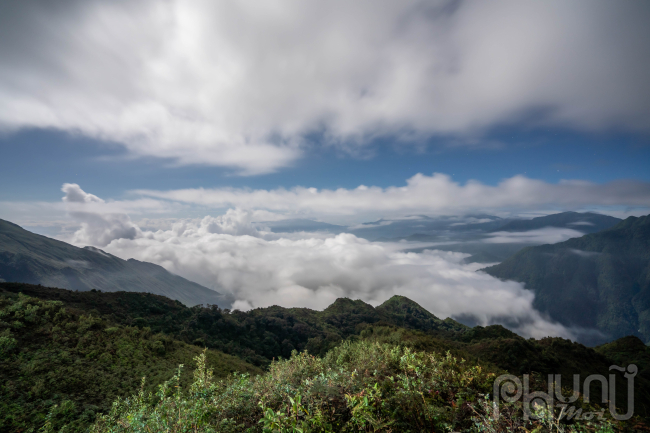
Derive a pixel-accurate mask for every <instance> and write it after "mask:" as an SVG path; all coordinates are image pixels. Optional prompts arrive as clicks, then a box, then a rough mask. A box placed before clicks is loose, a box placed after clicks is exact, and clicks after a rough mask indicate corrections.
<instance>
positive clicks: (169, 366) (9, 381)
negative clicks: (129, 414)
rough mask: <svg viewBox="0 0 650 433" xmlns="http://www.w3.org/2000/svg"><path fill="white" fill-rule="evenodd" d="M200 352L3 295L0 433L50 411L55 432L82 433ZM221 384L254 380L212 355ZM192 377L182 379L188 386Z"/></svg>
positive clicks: (52, 304) (22, 427) (38, 420)
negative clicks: (227, 379)
mask: <svg viewBox="0 0 650 433" xmlns="http://www.w3.org/2000/svg"><path fill="white" fill-rule="evenodd" d="M199 353H201V349H200V348H199V347H196V346H192V345H188V344H187V343H184V342H180V341H177V340H174V339H172V338H171V337H169V336H167V335H164V334H160V333H155V332H152V331H151V329H149V328H146V327H145V328H140V327H133V326H123V325H119V324H117V323H114V322H111V321H110V320H107V318H106V316H100V315H99V314H97V311H92V312H90V311H84V310H79V309H76V308H74V307H70V306H66V305H64V304H63V302H61V301H50V300H41V299H37V298H32V297H29V296H26V295H23V294H14V293H9V292H6V291H4V292H2V293H0V431H14V432H19V431H29V429H30V428H32V427H38V426H40V425H42V424H43V423H44V422H45V417H46V415H47V414H48V413H49V412H51V413H52V415H53V416H54V418H52V421H53V422H54V423H55V425H57V426H59V427H61V426H63V425H64V424H71V425H70V426H69V429H70V430H68V431H81V430H80V429H82V428H83V427H84V426H86V427H87V426H88V425H89V423H91V422H93V421H94V418H95V416H96V414H97V413H102V412H106V411H107V410H108V409H109V408H110V406H111V403H112V402H113V400H115V399H116V398H117V397H119V396H124V395H128V394H130V393H133V392H134V391H135V390H137V389H138V387H139V386H140V379H141V378H142V377H143V376H147V378H148V382H147V387H146V388H147V389H149V390H151V389H155V387H156V386H157V385H158V384H160V383H162V382H164V380H166V379H168V377H169V376H170V375H172V374H173V373H174V371H175V370H176V369H177V367H178V365H179V364H186V365H187V364H191V363H192V359H193V358H194V357H195V356H197V355H198V354H199ZM206 356H207V362H208V364H209V365H210V366H211V367H212V368H214V370H215V374H216V375H217V376H218V377H223V376H226V375H228V374H229V373H232V372H234V371H241V372H249V373H254V374H256V373H259V372H260V370H259V369H258V368H256V367H254V366H252V365H250V364H247V363H245V362H244V361H242V360H240V359H239V358H236V357H233V356H230V355H226V354H223V353H221V352H218V351H214V350H209V351H208V352H207V353H206ZM189 380H190V376H189V375H183V376H182V382H183V383H188V381H189Z"/></svg>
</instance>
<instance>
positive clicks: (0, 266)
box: [0, 220, 230, 306]
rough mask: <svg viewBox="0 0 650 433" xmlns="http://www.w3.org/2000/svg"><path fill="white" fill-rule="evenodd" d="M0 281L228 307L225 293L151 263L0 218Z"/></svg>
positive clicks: (187, 303) (228, 303)
mask: <svg viewBox="0 0 650 433" xmlns="http://www.w3.org/2000/svg"><path fill="white" fill-rule="evenodd" d="M0 281H14V282H21V283H30V284H42V285H44V286H49V287H61V288H66V289H72V290H81V291H83V290H91V289H97V290H102V291H111V292H112V291H118V290H129V291H134V292H148V293H155V294H158V295H163V296H167V297H168V298H171V299H177V300H179V301H181V302H183V303H184V304H186V305H196V304H217V305H221V306H229V305H230V302H229V301H228V300H227V299H225V297H224V296H222V295H220V294H219V293H217V292H215V291H214V290H210V289H208V288H206V287H203V286H201V285H199V284H196V283H193V282H191V281H188V280H186V279H185V278H181V277H179V276H178V275H174V274H172V273H170V272H168V271H166V270H165V269H164V268H162V267H160V266H158V265H154V264H153V263H146V262H140V261H138V260H134V259H129V260H122V259H120V258H118V257H115V256H112V255H110V254H107V253H106V252H104V251H102V250H99V249H97V248H93V247H85V248H77V247H75V246H73V245H70V244H67V243H65V242H61V241H57V240H54V239H50V238H48V237H45V236H40V235H37V234H34V233H31V232H29V231H27V230H24V229H22V228H21V227H19V226H17V225H16V224H13V223H10V222H8V221H4V220H0Z"/></svg>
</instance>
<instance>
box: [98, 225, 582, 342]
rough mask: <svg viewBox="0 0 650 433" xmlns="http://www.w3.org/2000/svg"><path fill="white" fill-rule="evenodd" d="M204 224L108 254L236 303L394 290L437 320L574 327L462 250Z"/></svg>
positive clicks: (367, 295)
mask: <svg viewBox="0 0 650 433" xmlns="http://www.w3.org/2000/svg"><path fill="white" fill-rule="evenodd" d="M202 227H203V226H202V225H194V226H193V228H192V229H190V230H188V229H186V230H184V231H183V232H182V233H181V234H178V233H177V232H175V231H174V230H170V231H166V232H161V231H159V232H156V233H144V234H143V236H142V237H139V238H136V239H117V240H115V241H113V242H111V243H110V244H109V245H108V246H107V247H106V248H105V250H106V251H107V252H109V253H111V254H114V255H117V256H120V257H134V258H136V259H138V260H143V261H150V262H153V263H157V264H159V265H162V266H164V267H165V268H167V269H168V270H170V271H171V272H174V273H177V274H179V275H182V276H183V277H185V278H188V279H190V280H192V281H196V282H198V283H200V284H203V285H206V286H208V287H213V288H218V290H220V291H221V292H226V293H229V294H232V295H233V297H234V298H235V299H236V301H235V303H234V307H235V308H238V309H250V308H256V307H266V306H270V305H281V306H285V307H309V308H314V309H323V308H325V307H326V306H328V305H329V304H331V303H332V302H333V301H334V300H335V299H337V298H339V297H349V298H352V299H362V300H364V301H366V302H369V303H371V304H374V305H377V304H380V303H381V302H383V301H385V300H386V299H388V298H390V297H391V296H393V295H395V294H399V295H403V296H407V297H409V298H410V299H413V300H415V301H416V302H418V303H420V304H421V305H422V306H424V307H425V308H427V309H428V310H429V311H431V312H433V313H434V314H436V315H437V316H439V317H442V318H444V317H448V316H452V315H453V316H464V317H473V318H475V319H476V320H477V322H478V323H481V324H484V325H485V324H490V323H494V322H499V321H501V319H502V318H507V321H508V322H509V324H510V326H512V327H514V329H515V330H517V331H519V332H522V333H523V334H524V335H527V336H535V337H541V336H546V335H561V336H565V337H572V336H573V334H572V333H571V331H570V330H567V329H565V328H564V327H562V326H561V325H558V324H554V323H551V322H550V321H549V320H547V319H545V318H544V317H542V315H540V314H539V313H538V312H537V311H535V310H534V309H533V308H532V301H533V298H534V295H533V293H532V292H530V291H527V290H525V289H524V288H523V287H522V285H521V284H520V283H515V282H502V281H500V280H498V279H496V278H493V277H491V276H489V275H487V274H484V273H477V272H476V270H477V267H478V265H466V264H463V258H464V257H465V256H466V255H464V254H460V253H450V252H442V251H425V252H423V253H421V254H415V253H404V252H400V251H397V248H393V247H392V246H391V245H384V244H377V243H372V242H368V241H365V240H363V239H359V238H357V237H355V236H353V235H350V234H340V235H337V236H333V237H327V238H305V239H293V240H292V239H286V238H281V239H275V240H267V239H263V238H259V237H252V236H233V235H229V234H213V233H206V232H203V233H202Z"/></svg>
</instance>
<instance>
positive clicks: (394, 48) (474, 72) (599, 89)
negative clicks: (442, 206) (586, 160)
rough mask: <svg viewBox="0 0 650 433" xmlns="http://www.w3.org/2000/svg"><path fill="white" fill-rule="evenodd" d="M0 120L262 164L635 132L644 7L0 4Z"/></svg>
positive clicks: (242, 165) (188, 156)
mask: <svg viewBox="0 0 650 433" xmlns="http://www.w3.org/2000/svg"><path fill="white" fill-rule="evenodd" d="M0 12H1V13H0V40H2V41H3V43H2V44H0V57H1V58H2V59H3V60H2V63H1V64H0V129H2V130H5V131H7V130H15V129H19V128H26V127H39V128H59V129H63V130H68V131H74V132H81V133H83V134H86V135H89V136H93V137H96V138H100V139H105V140H112V141H116V142H119V143H123V144H124V145H125V146H126V148H127V149H128V150H129V151H130V152H131V153H132V154H135V155H153V156H156V157H162V158H170V159H172V160H174V161H176V162H178V163H182V164H209V165H218V166H227V167H234V168H235V169H238V170H239V171H240V172H241V173H244V174H255V173H264V172H269V171H273V170H276V169H278V168H280V167H283V166H286V165H287V164H291V163H292V161H294V160H295V159H296V158H299V157H300V155H301V154H302V153H303V152H304V151H305V149H307V148H308V147H309V146H310V143H309V140H308V137H310V136H313V135H314V134H316V135H318V136H320V137H322V142H324V143H327V144H330V145H335V146H340V147H342V148H344V149H346V150H348V151H351V152H355V151H358V150H359V148H360V147H363V146H364V145H366V144H367V143H368V142H369V141H370V140H372V139H373V138H374V137H377V136H386V135H388V136H392V137H394V138H396V139H397V140H398V141H403V142H413V141H416V142H417V141H420V140H423V139H426V138H427V137H430V136H431V135H437V134H442V135H452V136H456V137H461V140H459V141H461V142H462V141H463V139H464V138H467V137H469V136H471V137H474V138H475V137H476V136H480V134H481V132H482V131H485V130H486V129H487V128H490V127H492V126H495V125H501V124H504V123H511V122H524V123H526V124H527V125H555V126H568V127H572V128H578V129H582V130H601V129H603V128H612V127H613V128H622V129H625V130H631V131H646V132H647V131H648V130H650V117H649V116H650V114H649V113H650V84H649V82H648V80H647V77H648V76H650V58H649V57H648V56H647V41H648V40H650V27H648V26H647V22H648V19H650V6H649V5H648V3H647V2H642V1H637V2H632V1H630V2H616V3H614V2H604V1H602V2H601V1H597V2H594V1H589V0H576V1H572V2H565V1H561V0H548V1H544V2H517V1H509V0H502V1H498V2H464V1H456V0H437V1H433V2H431V1H417V0H405V1H400V2H395V1H389V0H362V1H356V2H349V1H342V0H332V1H317V2H303V1H297V0H278V1H273V2H264V4H260V2H258V1H253V0H244V1H238V2H231V1H227V0H220V1H208V0H194V1H181V0H168V1H164V2H160V1H153V0H140V1H135V2H133V1H128V2H127V1H125V0H118V1H114V2H106V1H100V0H88V1H79V0H67V1H57V2H48V1H30V2H9V3H8V4H4V5H3V6H2V9H1V11H0Z"/></svg>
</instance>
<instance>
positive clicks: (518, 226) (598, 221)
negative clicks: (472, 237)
mask: <svg viewBox="0 0 650 433" xmlns="http://www.w3.org/2000/svg"><path fill="white" fill-rule="evenodd" d="M619 222H621V219H620V218H615V217H612V216H609V215H601V214H598V213H593V212H584V213H578V212H562V213H556V214H553V215H546V216H542V217H537V218H533V219H529V220H514V221H509V222H508V223H506V224H504V225H502V226H500V227H498V228H495V229H493V230H492V231H500V232H501V231H505V232H524V231H528V230H536V229H541V228H544V227H559V228H569V229H574V230H577V231H580V232H583V233H596V232H599V231H601V230H605V229H608V228H610V227H613V226H615V225H616V224H618V223H619Z"/></svg>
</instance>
